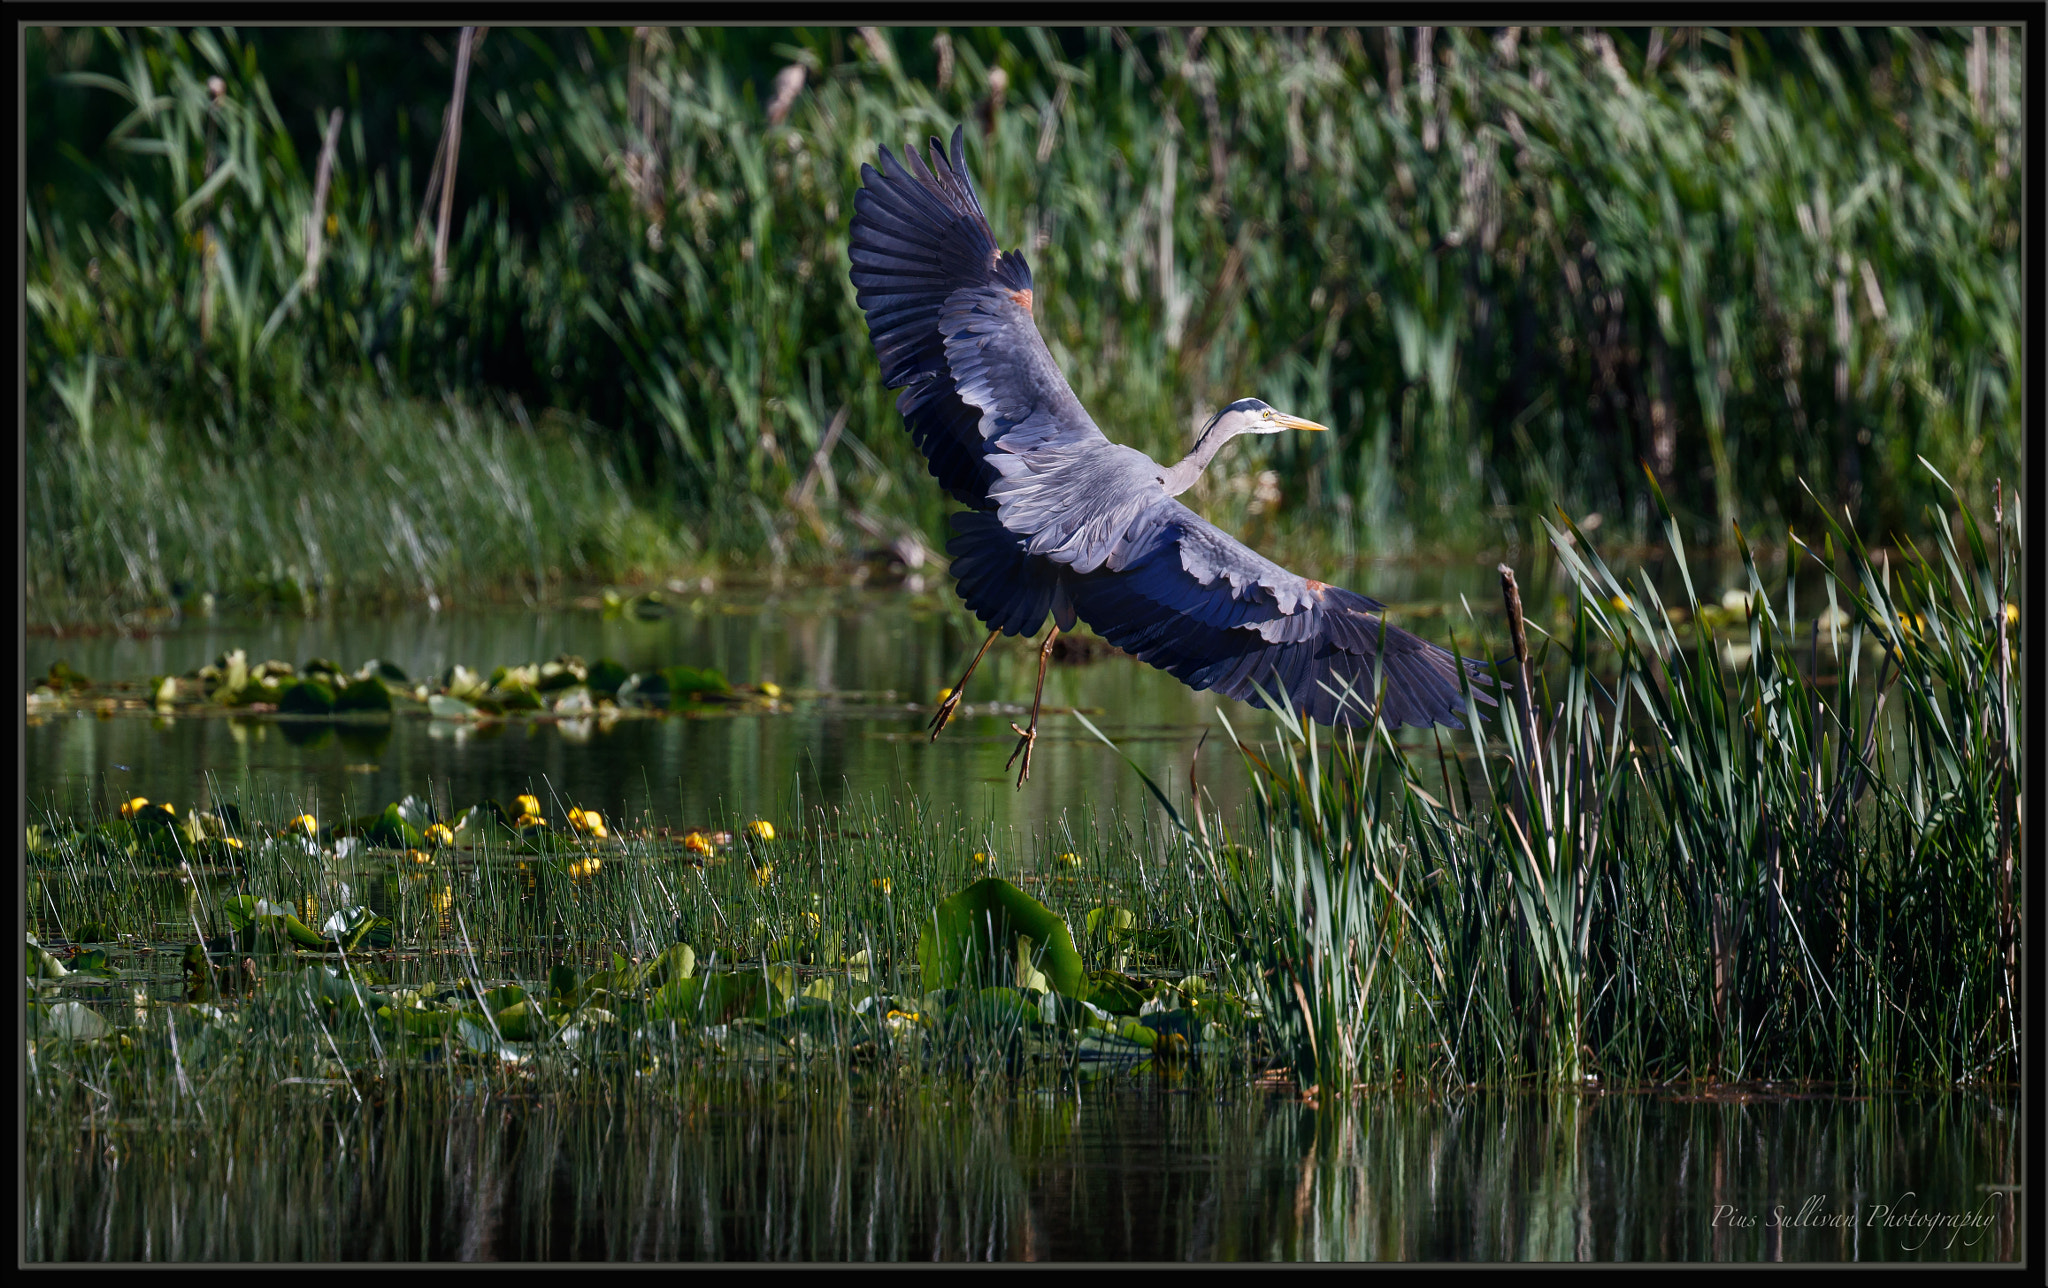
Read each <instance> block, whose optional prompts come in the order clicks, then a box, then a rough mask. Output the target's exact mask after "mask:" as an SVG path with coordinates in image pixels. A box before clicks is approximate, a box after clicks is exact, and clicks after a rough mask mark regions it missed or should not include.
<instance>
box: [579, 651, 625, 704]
mask: <svg viewBox="0 0 2048 1288" xmlns="http://www.w3.org/2000/svg"><path fill="white" fill-rule="evenodd" d="M629 674H630V672H628V671H627V670H626V668H625V667H623V666H620V665H619V664H618V663H617V662H614V661H612V659H610V658H608V657H605V658H599V659H598V660H597V663H596V665H594V666H592V667H591V668H590V673H589V678H588V679H587V680H586V681H585V683H587V684H588V685H589V686H590V691H591V692H592V693H596V694H600V695H602V696H605V697H613V696H615V695H617V693H618V691H619V686H620V685H622V684H624V683H625V682H626V677H627V676H628V675H629Z"/></svg>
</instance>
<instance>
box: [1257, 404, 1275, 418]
mask: <svg viewBox="0 0 2048 1288" xmlns="http://www.w3.org/2000/svg"><path fill="white" fill-rule="evenodd" d="M1259 415H1261V416H1263V417H1265V418H1266V419H1267V420H1271V419H1273V409H1272V408H1271V407H1268V408H1266V410H1264V411H1262V412H1260V413H1259Z"/></svg>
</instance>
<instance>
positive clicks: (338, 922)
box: [320, 904, 392, 952]
mask: <svg viewBox="0 0 2048 1288" xmlns="http://www.w3.org/2000/svg"><path fill="white" fill-rule="evenodd" d="M380 932H381V937H382V939H383V942H384V944H385V945H388V944H389V943H390V942H391V933H392V932H391V922H390V921H389V920H388V919H386V918H384V917H380V916H378V915H377V914H376V913H375V912H372V911H371V910H370V908H369V907H368V906H367V905H364V904H358V905H356V906H355V907H353V908H339V909H336V910H335V911H334V912H333V913H332V914H331V915H330V916H329V917H328V918H327V920H326V921H325V922H323V923H322V924H321V926H320V933H321V934H322V935H324V936H325V937H326V938H327V940H328V941H329V942H330V943H335V944H339V945H341V948H342V950H343V951H344V952H349V951H353V950H354V949H356V948H358V947H360V946H361V945H362V944H364V943H365V942H368V943H370V944H371V945H372V946H382V945H378V943H377V940H378V938H379V937H380Z"/></svg>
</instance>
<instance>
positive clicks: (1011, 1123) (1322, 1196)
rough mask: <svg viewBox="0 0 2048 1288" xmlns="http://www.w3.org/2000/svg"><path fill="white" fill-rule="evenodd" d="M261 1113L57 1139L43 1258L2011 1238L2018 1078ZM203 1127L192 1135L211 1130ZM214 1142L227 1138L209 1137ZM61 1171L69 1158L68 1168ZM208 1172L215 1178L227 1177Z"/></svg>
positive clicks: (1710, 1244) (1365, 1250)
mask: <svg viewBox="0 0 2048 1288" xmlns="http://www.w3.org/2000/svg"><path fill="white" fill-rule="evenodd" d="M266 1112H269V1113H271V1114H273V1115H274V1116H275V1118H276V1120H277V1121H276V1122H275V1124H274V1126H273V1129H272V1130H271V1131H267V1132H264V1133H246V1135H248V1136H252V1137H254V1138H255V1141H254V1143H253V1144H252V1145H251V1146H250V1147H249V1148H248V1149H247V1150H246V1152H245V1153H244V1154H243V1156H242V1157H240V1158H238V1159H237V1160H236V1161H235V1165H234V1166H232V1167H229V1168H225V1169H223V1168H221V1167H220V1166H219V1165H218V1163H217V1162H216V1163H215V1165H214V1166H213V1167H212V1168H201V1167H193V1166H190V1165H186V1164H184V1162H183V1158H182V1155H183V1153H184V1151H182V1150H180V1151H175V1153H176V1155H178V1156H179V1157H176V1158H174V1159H173V1160H172V1161H170V1162H169V1163H168V1166H169V1168H170V1169H172V1170H173V1171H175V1172H176V1173H178V1174H176V1175H166V1174H163V1173H161V1172H160V1171H155V1170H149V1169H146V1168H143V1167H141V1166H139V1164H141V1163H142V1162H143V1159H142V1158H141V1157H140V1156H137V1157H135V1158H133V1159H132V1160H131V1161H130V1163H129V1164H128V1166H127V1168H126V1169H125V1171H124V1169H123V1168H121V1167H120V1166H117V1165H115V1164H113V1163H112V1162H110V1161H109V1160H108V1159H106V1158H104V1157H102V1155H101V1151H99V1150H98V1149H96V1148H95V1149H88V1150H80V1151H79V1152H78V1153H77V1154H76V1155H75V1156H73V1157H70V1158H61V1157H60V1158H50V1157H48V1156H40V1155H39V1156H38V1157H37V1158H36V1159H34V1160H32V1163H31V1173H32V1175H31V1178H30V1179H31V1190H32V1194H34V1195H36V1196H37V1197H42V1196H48V1197H49V1200H50V1201H49V1202H47V1203H37V1202H34V1201H33V1200H32V1207H33V1208H35V1209H36V1210H37V1211H36V1220H35V1221H34V1223H33V1226H32V1229H33V1234H32V1236H31V1240H32V1246H31V1248H30V1256H31V1258H32V1259H37V1260H41V1259H60V1258H64V1259H97V1258H108V1257H111V1258H115V1259H126V1258H151V1259H163V1260H191V1259H203V1260H243V1259H255V1260H280V1261H283V1260H355V1259H403V1260H420V1259H461V1260H513V1259H519V1260H540V1259H550V1260H582V1259H604V1260H635V1261H689V1260H733V1261H738V1260H744V1261H753V1260H792V1261H866V1260H880V1261H930V1260H953V1261H957V1260H1054V1261H1058V1260H1087V1261H1110V1260H1141V1261H1181V1260H1197V1261H1225V1260H1330V1261H1373V1260H1395V1259H1406V1260H1482V1261H1513V1260H1537V1261H1775V1260H1784V1261H1887V1260H1930V1261H1950V1260H1955V1261H1986V1260H2009V1259H2013V1258H2015V1257H2017V1256H2020V1255H2022V1254H2023V1252H2024V1247H2023V1239H2022V1232H2021V1231H2020V1229H2019V1226H2018V1218H2017V1214H2016V1211H2015V1207H2014V1204H2015V1202H2016V1200H2017V1198H2018V1195H2017V1191H2016V1189H2015V1188H2013V1182H2014V1181H2015V1180H2016V1179H2017V1169H2018V1159H2019V1156H2020V1155H2019V1134H2018V1121H2017V1120H2018V1115H2017V1113H2016V1105H2015V1104H2014V1102H2013V1100H2012V1098H2011V1097H2010V1096H2007V1097H2005V1098H2003V1099H1997V1098H1991V1097H1986V1096H1983V1095H1976V1094H1970V1093H1924V1094H1907V1093H1901V1094H1895V1095H1888V1096H1878V1097H1873V1098H1863V1099H1853V1100H1839V1099H1828V1098H1819V1099H1801V1098H1782V1097H1774V1096H1768V1095H1765V1096H1750V1097H1747V1098H1744V1099H1738V1100H1729V1099H1723V1100H1718V1101H1698V1100H1694V1101H1686V1100H1683V1099H1679V1098H1676V1097H1674V1096H1672V1095H1669V1094H1654V1093H1652V1094H1640V1095H1608V1096H1581V1095H1573V1094H1562V1095H1545V1096H1539V1095H1523V1096H1486V1097H1461V1098H1457V1099H1454V1100H1449V1101H1446V1100H1440V1099H1432V1098H1424V1097H1401V1096H1394V1097H1381V1098H1377V1099H1372V1100H1368V1101H1365V1102H1362V1103H1361V1104H1359V1105H1357V1106H1354V1107H1352V1108H1349V1109H1342V1108H1338V1107H1324V1108H1321V1109H1317V1108H1313V1107H1310V1106H1308V1105H1305V1104H1303V1103H1302V1102H1301V1101H1300V1100H1299V1099H1298V1098H1295V1097H1292V1096H1288V1095H1281V1094H1269V1093H1266V1092H1262V1091H1260V1090H1257V1089H1245V1088H1242V1087H1239V1088H1237V1089H1235V1090H1230V1089H1225V1090H1220V1091H1219V1090H1218V1089H1217V1088H1214V1087H1207V1088H1204V1087H1175V1086H1172V1085H1169V1084H1165V1083H1157V1082H1154V1081H1153V1080H1152V1079H1151V1078H1150V1077H1146V1078H1143V1079H1138V1080H1126V1081H1123V1082H1120V1083H1116V1084H1112V1085H1110V1086H1108V1087H1092V1088H1088V1089H1086V1090H1084V1092H1083V1093H1082V1095H1080V1096H1079V1097H1078V1098H1077V1097H1074V1096H1072V1095H1071V1094H1050V1093H1048V1094H1044V1095H1032V1094H1028V1093H1027V1094H1025V1095H1023V1096H1020V1097H1015V1098H1003V1097H1001V1096H997V1095H990V1094H988V1093H986V1092H984V1093H980V1094H954V1095H952V1096H950V1097H948V1096H946V1095H945V1094H944V1093H941V1092H937V1091H933V1092H928V1093H924V1094H923V1095H912V1096H910V1097H908V1098H903V1097H894V1098H890V1099H888V1100H885V1101H883V1102H882V1103H879V1104H869V1103H862V1101H861V1100H860V1099H858V1098H852V1099H848V1098H843V1097H840V1096H832V1095H826V1096H814V1097H806V1096H803V1095H802V1094H792V1095H785V1096H782V1097H770V1098H769V1099H768V1100H767V1101H766V1103H763V1101H762V1098H761V1097H760V1096H759V1095H758V1089H757V1093H756V1094H755V1095H754V1096H750V1097H743V1098H741V1099H736V1100H734V1101H733V1102H731V1103H721V1101H720V1098H719V1097H716V1096H714V1097H712V1098H711V1099H710V1101H709V1102H708V1103H707V1104H705V1105H703V1106H701V1107H696V1108H692V1109H689V1110H687V1111H685V1112H683V1113H680V1114H677V1113H660V1112H648V1111H646V1110H644V1109H643V1110H639V1111H637V1112H635V1111H633V1110H630V1109H628V1110H624V1111H621V1110H612V1111H607V1110H605V1109H604V1108H603V1107H602V1106H601V1105H598V1104H595V1103H590V1104H580V1105H579V1104H562V1103H542V1104H534V1103H531V1102H527V1101H522V1100H519V1099H516V1098H514V1099H505V1098H492V1097H488V1096H478V1097H476V1098H474V1099H472V1100H471V1101H469V1102H467V1103H466V1104H463V1105H461V1106H459V1107H457V1108H456V1109H455V1110H454V1112H453V1113H452V1115H448V1116H441V1115H433V1116H428V1115H418V1114H408V1113H405V1112H402V1111H400V1110H398V1109H396V1108H386V1109H379V1108H374V1107H372V1108H356V1107H353V1106H350V1105H348V1104H347V1103H346V1102H341V1103H337V1104H334V1105H332V1106H329V1107H327V1108H325V1109H318V1110H311V1111H310V1112H309V1111H308V1109H306V1108H289V1107H285V1108H280V1107H276V1106H273V1107H271V1108H270V1109H269V1110H267V1111H266ZM188 1130H189V1128H188ZM202 1156H203V1157H207V1158H213V1157H214V1155H212V1154H210V1153H207V1152H206V1151H203V1150H201V1151H193V1152H192V1157H194V1158H199V1157H202ZM46 1168H48V1169H50V1170H48V1171H46V1170H45V1169H46ZM202 1171H203V1172H205V1173H206V1174H203V1175H202V1174H201V1172H202Z"/></svg>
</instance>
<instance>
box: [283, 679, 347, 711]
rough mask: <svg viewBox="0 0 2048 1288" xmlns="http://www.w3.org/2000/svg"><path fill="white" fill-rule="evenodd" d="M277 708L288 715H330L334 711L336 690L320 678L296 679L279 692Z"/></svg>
mask: <svg viewBox="0 0 2048 1288" xmlns="http://www.w3.org/2000/svg"><path fill="white" fill-rule="evenodd" d="M277 709H278V710H279V711H282V712H284V713H285V714H286V715H297V716H324V715H329V714H332V713H333V711H334V690H333V689H330V688H328V687H327V686H326V685H325V684H322V683H321V682H320V681H318V680H294V681H292V682H291V683H290V684H287V685H286V686H285V687H284V691H283V692H282V693H279V694H278V696H277Z"/></svg>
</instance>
